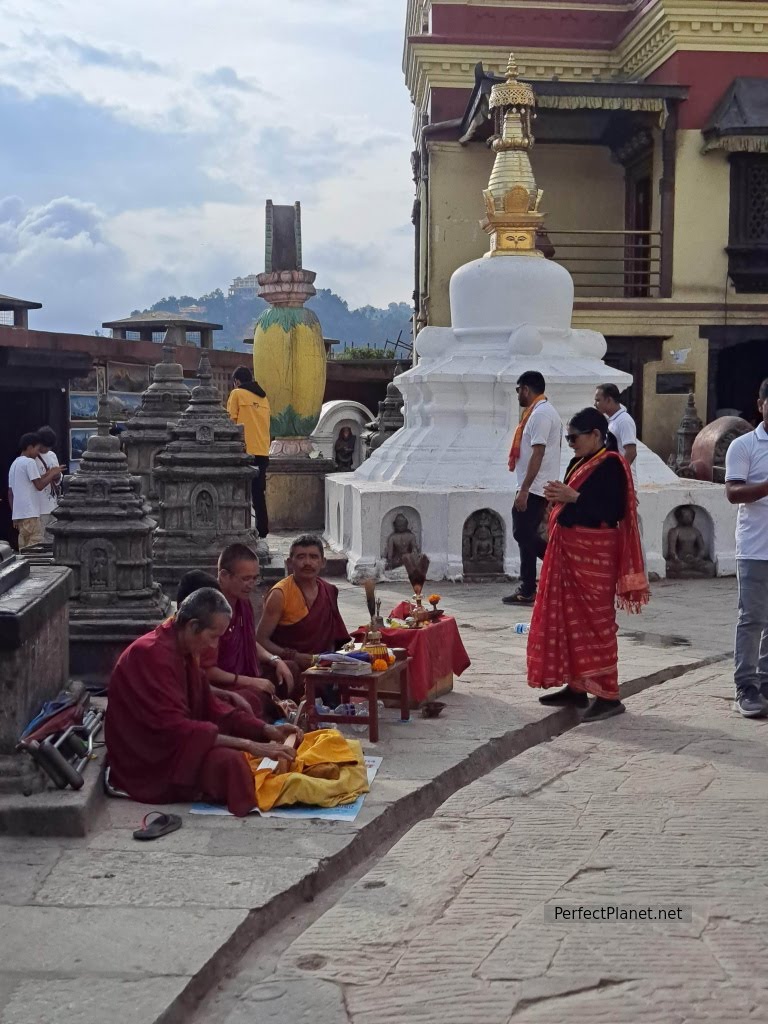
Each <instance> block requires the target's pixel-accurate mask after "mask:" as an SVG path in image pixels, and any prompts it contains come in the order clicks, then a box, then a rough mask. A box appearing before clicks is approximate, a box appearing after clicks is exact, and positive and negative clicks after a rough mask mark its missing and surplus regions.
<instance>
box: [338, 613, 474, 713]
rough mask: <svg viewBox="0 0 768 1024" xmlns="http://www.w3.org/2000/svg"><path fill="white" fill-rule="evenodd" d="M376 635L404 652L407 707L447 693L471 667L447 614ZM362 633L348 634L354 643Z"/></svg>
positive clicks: (454, 626) (453, 623)
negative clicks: (407, 696)
mask: <svg viewBox="0 0 768 1024" xmlns="http://www.w3.org/2000/svg"><path fill="white" fill-rule="evenodd" d="M400 607H401V606H398V608H400ZM398 608H396V609H395V613H397V611H398ZM379 632H380V633H381V639H382V642H383V643H385V644H386V645H387V646H388V647H391V648H393V649H394V648H404V649H405V651H406V652H407V656H408V660H409V662H410V669H409V672H408V686H409V690H410V695H411V707H418V706H419V705H420V704H423V703H424V702H425V701H428V700H434V699H435V698H436V697H440V696H441V695H442V694H444V693H449V692H450V691H451V690H452V689H453V677H454V675H457V676H460V675H461V674H462V672H464V671H466V669H468V668H469V666H470V664H471V663H470V660H469V655H468V654H467V652H466V650H465V648H464V644H463V643H462V641H461V635H460V634H459V627H458V626H457V625H456V619H454V618H453V616H451V615H444V616H443V618H442V619H438V620H437V622H430V623H428V624H427V625H425V626H422V627H420V628H419V629H386V628H385V629H380V630H379ZM364 633H365V630H364V629H358V630H357V631H356V632H355V633H353V634H352V635H353V636H354V638H355V639H356V640H357V639H361V638H362V636H363V635H364Z"/></svg>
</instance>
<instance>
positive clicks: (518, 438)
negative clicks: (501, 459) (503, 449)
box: [509, 395, 547, 473]
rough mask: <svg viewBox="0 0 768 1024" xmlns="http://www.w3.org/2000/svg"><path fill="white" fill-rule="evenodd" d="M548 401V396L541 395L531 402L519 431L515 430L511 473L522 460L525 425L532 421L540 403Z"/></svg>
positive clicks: (511, 451)
mask: <svg viewBox="0 0 768 1024" xmlns="http://www.w3.org/2000/svg"><path fill="white" fill-rule="evenodd" d="M546 401H547V396H546V395H539V396H538V398H534V400H533V401H532V402H531V404H530V405H529V406H528V408H527V409H526V410H525V412H524V413H523V418H522V419H521V420H520V422H519V423H518V425H517V430H515V436H514V437H513V438H512V447H511V448H510V449H509V471H510V473H511V472H512V471H513V470H514V468H515V466H516V465H517V463H518V461H519V459H520V446H521V445H522V443H523V431H524V430H525V424H526V423H527V422H528V420H529V419H530V416H531V413H532V412H533V410H534V409H535V408H536V406H537V405H538V404H539V402H546Z"/></svg>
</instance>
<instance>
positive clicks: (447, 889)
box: [199, 666, 768, 1024]
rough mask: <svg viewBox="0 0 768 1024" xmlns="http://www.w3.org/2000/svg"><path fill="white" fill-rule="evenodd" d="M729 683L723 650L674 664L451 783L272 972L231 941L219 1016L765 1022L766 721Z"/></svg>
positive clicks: (464, 1023)
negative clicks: (569, 919)
mask: <svg viewBox="0 0 768 1024" xmlns="http://www.w3.org/2000/svg"><path fill="white" fill-rule="evenodd" d="M730 695H731V676H730V671H729V668H728V667H725V666H713V667H711V668H709V669H705V670H698V671H695V672H691V673H689V674H687V675H684V676H682V677H681V678H679V679H678V680H676V681H673V682H669V683H667V684H665V685H664V686H663V687H657V688H656V687H655V688H652V689H650V690H647V691H645V692H644V693H641V694H638V695H636V696H635V697H633V698H632V699H631V700H630V701H629V712H628V713H627V714H626V715H624V716H623V717H621V718H619V719H614V720H612V721H610V722H606V723H602V724H598V725H594V726H584V727H579V728H576V729H574V730H573V731H572V732H569V733H568V734H566V735H564V736H561V737H559V738H557V739H555V740H553V741H552V742H550V743H546V744H544V745H541V746H538V747H535V748H532V749H530V750H528V751H527V752H525V753H523V754H521V755H520V756H519V757H517V758H514V759H512V760H510V761H508V762H506V763H505V764H504V765H502V766H501V767H499V768H497V769H496V770H495V771H493V772H491V773H490V774H489V775H487V776H485V777H484V778H483V779H481V780H480V781H477V782H475V783H473V784H472V785H470V786H468V787H466V788H464V789H462V790H460V791H459V792H458V793H456V794H455V795H454V796H453V797H451V798H450V799H448V800H447V801H446V802H445V804H443V806H442V807H441V808H440V809H439V810H438V812H437V813H436V814H435V815H434V816H433V817H432V818H430V819H428V820H425V821H423V822H421V823H420V824H418V825H416V826H415V827H414V828H413V829H412V830H411V831H410V832H409V833H408V834H407V835H406V836H405V837H404V838H403V839H402V840H401V841H400V842H399V843H398V844H397V845H396V846H395V847H394V848H393V849H392V850H391V852H390V853H389V854H388V855H387V856H385V857H384V858H383V859H382V860H381V861H380V862H379V863H378V864H377V865H376V866H375V867H374V868H373V869H372V870H371V871H370V872H369V873H368V874H366V875H365V876H364V877H363V878H361V879H360V880H359V881H358V882H357V883H356V884H355V885H354V886H353V887H352V888H351V889H350V890H349V891H348V892H347V893H346V895H345V896H344V897H343V898H342V899H341V900H340V901H339V902H338V903H337V904H336V905H335V906H334V907H333V908H332V909H331V910H330V911H328V912H327V913H326V914H325V915H324V916H323V917H321V918H319V919H318V920H317V921H316V922H315V923H314V924H312V925H311V926H310V927H309V928H308V929H307V930H306V931H305V932H304V933H303V934H301V935H300V936H299V937H298V938H297V939H296V940H295V941H294V942H293V943H292V944H291V945H290V946H289V947H288V949H287V950H286V951H285V953H284V954H283V956H282V958H281V960H280V962H279V964H278V965H277V970H276V973H275V975H274V976H273V977H271V978H267V979H263V980H262V979H259V972H258V964H256V963H253V962H249V959H248V957H246V959H245V961H244V963H243V966H242V969H241V973H240V976H239V979H238V980H239V983H240V986H241V989H240V996H239V998H238V999H236V1000H233V1001H232V1002H231V1004H230V1006H229V1007H228V1011H229V1012H228V1014H227V1015H226V1016H225V1017H223V1018H222V1019H223V1020H226V1022H227V1024H241V1022H242V1024H245V1022H246V1021H248V1020H252V1019H257V1020H258V1021H259V1024H271V1022H272V1021H278V1020H281V1019H284V1020H287V1019H290V1020H291V1021H294V1022H299V1021H305V1020H306V1021H309V1020H312V1021H313V1024H341V1022H353V1024H390V1022H391V1024H399V1022H401V1021H405V1020H407V1021H408V1022H409V1024H411V1022H412V1024H433V1022H435V1024H453V1022H455V1024H470V1022H472V1021H478V1022H480V1021H482V1022H483V1024H553V1022H563V1024H629V1022H633V1021H638V1022H640V1021H642V1022H644V1024H645V1022H658V1024H694V1022H705V1021H709V1022H718V1024H726V1022H728V1024H741V1022H744V1024H746V1022H755V1021H765V1020H766V1016H767V1015H768V1011H767V1010H766V1003H768V981H767V980H766V977H765V972H764V970H763V969H762V964H763V960H762V958H763V956H764V955H765V953H766V947H767V946H768V888H766V885H765V881H764V878H763V874H762V870H761V869H762V866H763V864H764V846H765V843H764V836H765V830H766V827H768V803H767V802H766V796H768V786H767V785H766V777H767V776H766V773H767V772H768V722H766V721H762V722H755V721H746V720H744V719H741V718H739V717H738V716H736V715H735V714H733V713H732V712H731V711H730ZM678 903H681V904H688V905H691V906H692V907H693V919H692V921H691V922H690V923H678V922H664V923H661V922H653V923H649V922H637V923H602V922H593V923H567V924H555V923H550V922H547V921H545V920H544V908H545V906H547V905H548V904H550V905H551V904H569V905H579V904H584V905H589V906H596V905H606V904H621V905H629V904H631V905H635V906H646V905H662V906H670V905H676V904H678ZM249 975H250V979H251V980H252V981H255V984H251V986H250V987H248V981H249ZM256 979H259V980H256ZM318 998H319V1004H318V1003H316V1002H315V1001H316V1000H317V999H318ZM213 1011H215V1004H214V1007H213ZM310 1011H311V1012H310ZM199 1019H201V1020H202V1019H205V1020H211V1021H213V1020H218V1019H219V1018H218V1017H215V1016H213V1015H211V1016H208V1017H200V1018H199Z"/></svg>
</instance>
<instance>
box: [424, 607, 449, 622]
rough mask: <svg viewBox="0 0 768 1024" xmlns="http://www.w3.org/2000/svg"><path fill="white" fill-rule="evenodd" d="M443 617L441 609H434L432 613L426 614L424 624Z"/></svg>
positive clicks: (443, 613)
mask: <svg viewBox="0 0 768 1024" xmlns="http://www.w3.org/2000/svg"><path fill="white" fill-rule="evenodd" d="M444 615H445V612H444V611H443V609H442V608H435V609H434V610H433V611H431V612H427V618H426V620H425V621H426V622H437V620H438V619H442V617H443V616H444Z"/></svg>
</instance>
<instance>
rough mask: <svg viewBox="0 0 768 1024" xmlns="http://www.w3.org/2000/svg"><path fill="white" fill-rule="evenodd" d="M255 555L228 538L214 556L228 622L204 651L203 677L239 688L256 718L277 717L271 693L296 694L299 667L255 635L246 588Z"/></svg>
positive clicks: (255, 569)
mask: <svg viewBox="0 0 768 1024" xmlns="http://www.w3.org/2000/svg"><path fill="white" fill-rule="evenodd" d="M259 576H260V568H259V559H258V556H257V555H256V553H255V551H253V549H252V548H249V547H247V545H245V544H230V545H229V546H228V547H226V548H224V550H223V551H222V553H221V555H220V556H219V574H218V579H217V584H218V589H219V590H220V591H221V592H222V594H223V595H224V596H225V597H226V599H227V601H229V604H230V606H231V608H232V619H231V621H230V624H229V627H228V629H227V630H226V632H225V633H224V635H223V636H222V637H221V638H220V640H219V645H218V651H206V652H205V653H204V654H203V656H202V658H201V662H200V663H201V665H202V667H203V670H204V671H205V674H206V676H207V678H208V682H209V683H210V684H211V685H212V686H215V687H220V688H221V689H222V690H226V691H229V692H230V693H233V694H238V695H240V696H241V697H243V698H244V699H245V700H246V701H248V704H249V705H250V707H251V710H252V711H253V713H254V714H255V715H256V716H257V718H265V719H274V718H275V717H282V716H281V713H280V711H279V709H278V707H277V706H276V705H275V704H273V702H272V697H273V696H274V695H275V693H276V692H277V695H278V696H279V697H281V698H286V697H287V698H291V699H295V698H296V697H298V696H299V695H300V692H301V683H300V672H299V667H298V665H297V664H296V663H295V662H287V663H286V662H285V661H283V660H282V658H280V657H278V655H277V654H273V653H271V652H270V651H268V650H266V649H265V648H264V647H262V645H261V644H260V643H258V641H257V640H256V622H255V620H254V615H253V606H252V604H251V593H252V592H253V588H254V587H255V586H256V584H257V583H258V582H259Z"/></svg>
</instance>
